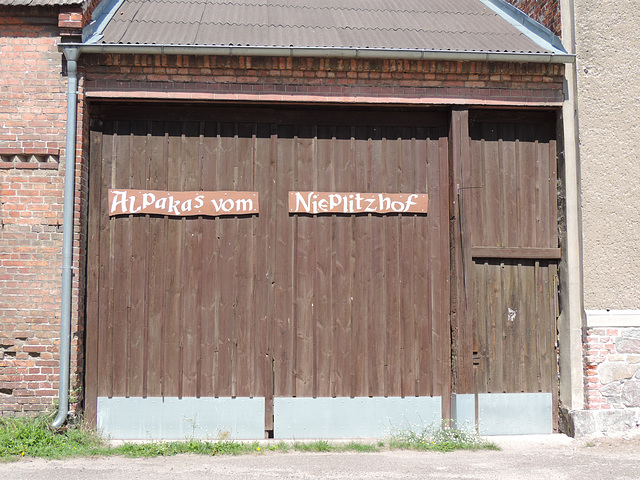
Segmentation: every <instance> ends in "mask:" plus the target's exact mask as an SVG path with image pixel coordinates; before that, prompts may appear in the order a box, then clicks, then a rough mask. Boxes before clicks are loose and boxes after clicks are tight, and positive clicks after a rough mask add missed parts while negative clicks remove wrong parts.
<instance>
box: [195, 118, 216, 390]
mask: <svg viewBox="0 0 640 480" xmlns="http://www.w3.org/2000/svg"><path fill="white" fill-rule="evenodd" d="M201 129H202V131H201V138H202V145H201V149H202V153H201V158H202V177H201V186H202V190H204V191H216V189H217V178H216V167H217V158H216V153H217V151H216V147H217V142H218V138H217V134H218V125H217V124H216V123H215V122H206V123H204V125H202V126H201ZM202 245H203V246H204V248H205V249H206V253H204V254H203V255H202V270H201V287H200V288H201V292H202V296H201V302H202V304H201V307H200V316H201V326H200V351H201V356H202V360H201V372H200V395H201V396H203V397H213V396H216V393H217V391H216V387H217V383H216V382H215V378H216V372H217V364H216V363H215V361H216V358H217V349H218V343H217V337H216V322H217V317H216V310H217V301H218V298H219V296H218V295H219V282H220V278H219V275H218V271H217V258H218V254H219V251H218V247H219V242H218V238H217V229H216V220H215V219H214V218H211V217H204V218H203V219H202Z"/></svg>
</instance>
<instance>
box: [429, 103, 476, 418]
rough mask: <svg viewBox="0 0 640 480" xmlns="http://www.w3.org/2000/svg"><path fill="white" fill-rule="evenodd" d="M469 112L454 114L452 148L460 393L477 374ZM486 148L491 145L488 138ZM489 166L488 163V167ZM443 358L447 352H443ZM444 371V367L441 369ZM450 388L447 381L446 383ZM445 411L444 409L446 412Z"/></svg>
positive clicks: (453, 267) (442, 326) (456, 373)
mask: <svg viewBox="0 0 640 480" xmlns="http://www.w3.org/2000/svg"><path fill="white" fill-rule="evenodd" d="M469 142H470V135H469V112H468V111H467V110H454V111H453V112H452V117H451V133H450V141H449V143H450V149H451V153H450V156H451V169H452V178H451V179H450V182H451V187H450V188H451V195H452V196H453V201H452V202H451V206H452V210H453V212H452V215H451V218H452V219H453V221H454V223H453V226H452V236H453V238H452V241H453V253H452V255H451V257H450V258H451V262H452V263H451V272H452V274H451V279H452V282H455V283H454V284H453V285H452V289H451V290H452V295H453V298H452V310H453V311H454V312H455V317H454V318H455V321H454V322H455V323H454V325H453V326H452V335H454V337H453V338H452V342H453V344H454V345H456V348H455V357H454V366H453V373H454V378H453V382H454V388H455V391H456V393H469V392H470V389H471V384H472V375H473V357H472V354H473V338H472V334H471V332H472V328H473V322H472V318H471V313H472V311H473V310H472V308H471V305H472V304H473V303H472V302H473V301H472V299H471V293H472V292H471V290H472V285H473V281H472V277H471V276H472V273H473V268H472V258H471V254H470V247H471V245H470V242H471V226H472V222H471V221H470V220H469V217H470V215H469V212H470V207H471V204H470V200H471V199H472V198H473V197H472V196H471V192H470V190H471V187H472V185H471V159H470V155H471V152H470V145H469ZM484 145H485V148H486V146H487V144H486V142H485V144H484ZM485 168H486V167H485ZM446 327H447V326H446V323H442V322H440V323H439V329H440V334H441V335H444V334H445V331H446V329H447V328H446ZM434 344H436V345H439V343H435V340H434ZM439 356H440V357H442V358H446V357H445V356H444V352H441V354H440V355H439ZM439 371H440V372H442V373H441V375H444V374H445V373H444V369H443V368H441V369H439ZM443 388H444V389H445V390H446V385H443ZM443 413H444V412H443Z"/></svg>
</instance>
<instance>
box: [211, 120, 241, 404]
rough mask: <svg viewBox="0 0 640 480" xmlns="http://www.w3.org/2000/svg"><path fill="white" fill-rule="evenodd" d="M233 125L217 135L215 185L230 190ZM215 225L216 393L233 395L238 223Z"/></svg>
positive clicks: (226, 125) (225, 220)
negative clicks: (216, 290) (216, 300)
mask: <svg viewBox="0 0 640 480" xmlns="http://www.w3.org/2000/svg"><path fill="white" fill-rule="evenodd" d="M235 129H236V127H235V125H234V124H233V123H221V124H220V131H219V134H218V140H219V148H218V172H219V173H218V188H219V189H220V190H234V189H235V184H234V178H235V177H234V169H235V167H236V161H237V150H236V141H235ZM216 223H217V225H218V239H219V249H220V250H219V252H220V254H219V257H218V266H217V272H218V277H219V278H220V279H221V281H220V284H219V285H220V296H219V306H218V335H219V337H218V365H217V371H216V373H217V375H216V380H217V388H216V394H217V395H219V396H221V397H229V396H233V395H235V393H236V390H235V389H236V387H237V370H236V361H237V359H236V353H237V351H236V348H235V345H234V344H235V340H236V335H237V326H236V299H237V287H238V284H237V282H238V278H237V272H236V268H235V267H236V264H235V255H236V254H237V252H236V247H235V244H236V241H237V234H238V223H237V220H236V219H235V218H233V217H218V218H216Z"/></svg>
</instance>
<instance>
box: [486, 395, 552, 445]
mask: <svg viewBox="0 0 640 480" xmlns="http://www.w3.org/2000/svg"><path fill="white" fill-rule="evenodd" d="M552 404H553V400H552V398H551V394H550V393H481V394H478V431H479V433H480V435H533V434H545V433H552V432H553V413H552Z"/></svg>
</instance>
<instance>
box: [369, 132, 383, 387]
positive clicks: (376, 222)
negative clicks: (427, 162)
mask: <svg viewBox="0 0 640 480" xmlns="http://www.w3.org/2000/svg"><path fill="white" fill-rule="evenodd" d="M382 130H383V129H382V128H380V127H377V128H376V127H374V128H371V129H370V131H369V154H368V156H369V159H368V162H369V168H368V172H369V174H370V177H369V185H370V189H371V190H370V191H372V192H382V191H383V190H384V188H385V187H386V183H387V182H386V169H385V168H384V154H383V132H382ZM367 223H368V230H369V231H368V236H369V237H370V238H371V259H370V262H371V266H370V271H371V277H370V283H369V290H368V292H367V296H368V300H369V319H370V320H369V325H368V329H367V334H368V336H367V356H368V362H369V365H368V368H367V384H368V387H369V392H368V393H369V396H373V397H380V396H385V395H387V390H386V378H387V377H386V373H387V371H386V367H385V360H386V357H387V336H386V318H385V317H386V292H385V290H384V287H385V285H384V284H385V282H384V279H385V266H386V262H385V255H386V253H385V236H384V218H382V217H379V216H376V215H371V214H369V216H368V222H367ZM365 270H366V266H365Z"/></svg>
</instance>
